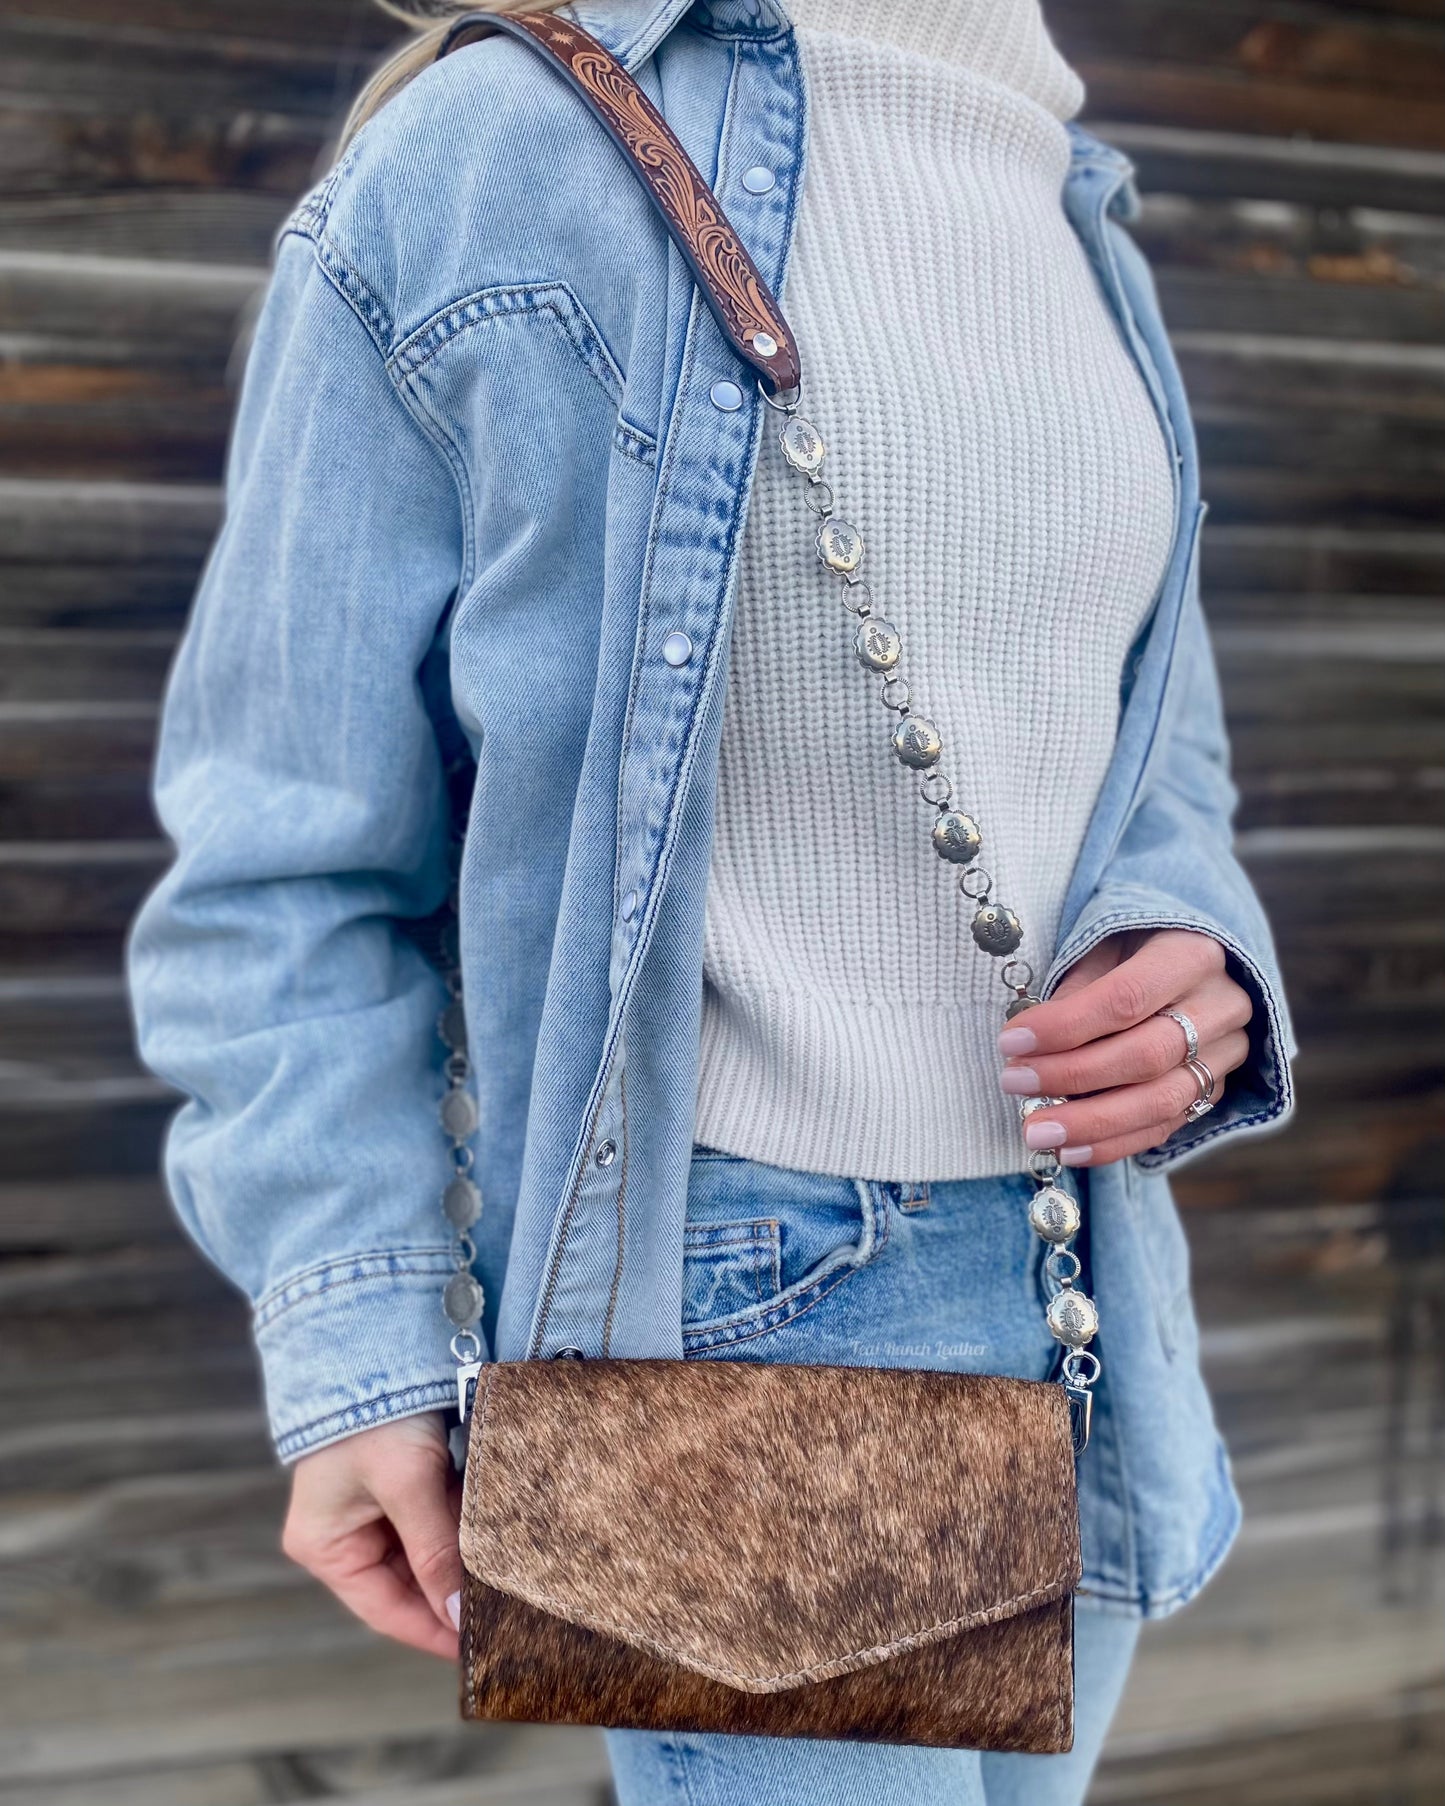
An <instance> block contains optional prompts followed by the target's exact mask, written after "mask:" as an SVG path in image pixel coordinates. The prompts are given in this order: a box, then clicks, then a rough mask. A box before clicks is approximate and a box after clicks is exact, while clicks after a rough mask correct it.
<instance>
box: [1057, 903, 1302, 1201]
mask: <svg viewBox="0 0 1445 1806" xmlns="http://www.w3.org/2000/svg"><path fill="white" fill-rule="evenodd" d="M1163 928H1187V929H1191V930H1193V931H1194V932H1196V933H1199V934H1207V935H1209V936H1210V937H1211V938H1212V939H1214V940H1216V941H1218V942H1219V944H1220V946H1222V947H1223V948H1224V951H1225V955H1226V957H1227V963H1228V969H1229V975H1230V977H1231V978H1233V979H1234V981H1235V983H1236V984H1240V985H1243V987H1244V989H1245V990H1246V991H1248V992H1249V995H1250V999H1251V1001H1252V1002H1253V1004H1254V1017H1253V1020H1252V1021H1251V1023H1250V1026H1249V1054H1248V1057H1247V1058H1246V1060H1245V1063H1244V1065H1243V1066H1241V1067H1239V1068H1238V1069H1237V1070H1236V1071H1234V1072H1232V1073H1230V1075H1229V1077H1228V1080H1227V1081H1226V1083H1225V1088H1224V1093H1223V1095H1222V1096H1221V1098H1220V1100H1219V1102H1218V1103H1217V1104H1216V1105H1215V1107H1214V1109H1213V1110H1211V1111H1210V1112H1209V1114H1208V1115H1207V1116H1203V1117H1201V1118H1200V1119H1199V1120H1198V1121H1197V1122H1190V1123H1185V1124H1184V1125H1183V1127H1181V1128H1179V1129H1176V1130H1175V1132H1174V1133H1173V1134H1172V1135H1171V1136H1170V1137H1169V1139H1168V1140H1167V1141H1166V1142H1165V1143H1164V1144H1163V1145H1162V1146H1161V1147H1157V1148H1150V1149H1149V1150H1148V1151H1147V1152H1145V1153H1143V1154H1139V1155H1137V1156H1136V1159H1137V1160H1138V1163H1139V1165H1140V1166H1141V1167H1144V1168H1146V1169H1149V1170H1159V1169H1162V1168H1167V1167H1171V1166H1177V1165H1179V1164H1180V1163H1181V1162H1182V1161H1184V1160H1185V1159H1192V1158H1193V1157H1194V1156H1196V1155H1198V1154H1199V1153H1201V1152H1202V1151H1203V1150H1204V1149H1205V1148H1207V1147H1208V1146H1209V1145H1210V1143H1211V1142H1215V1141H1218V1140H1219V1139H1220V1138H1221V1137H1222V1136H1225V1135H1231V1134H1237V1133H1250V1132H1254V1133H1259V1132H1260V1131H1262V1130H1272V1129H1275V1128H1278V1127H1280V1126H1281V1125H1282V1124H1283V1122H1284V1120H1285V1119H1286V1117H1288V1116H1289V1114H1290V1113H1291V1111H1292V1110H1293V1109H1294V1082H1293V1079H1292V1078H1291V1075H1290V1061H1291V1060H1292V1059H1293V1058H1294V1054H1295V1046H1294V1040H1293V1034H1292V1030H1291V1027H1290V1021H1289V1015H1288V1011H1287V1010H1286V1007H1285V1003H1284V993H1283V987H1282V985H1281V983H1280V978H1279V974H1278V972H1277V971H1276V970H1275V967H1274V963H1273V959H1272V957H1271V956H1270V954H1269V953H1268V952H1265V953H1263V954H1261V953H1260V952H1258V951H1257V950H1255V951H1252V950H1251V949H1250V948H1249V947H1247V946H1246V945H1245V944H1244V943H1243V941H1241V940H1240V939H1239V937H1238V936H1237V935H1235V934H1233V933H1231V932H1230V930H1229V929H1227V928H1226V927H1225V926H1224V925H1223V924H1222V923H1220V922H1218V921H1214V920H1212V919H1211V918H1210V917H1209V916H1207V915H1204V914H1201V913H1199V912H1196V911H1193V910H1190V909H1187V908H1183V907H1181V906H1180V905H1179V904H1177V903H1171V902H1170V900H1169V899H1168V898H1166V897H1164V896H1162V895H1154V894H1151V893H1149V892H1147V891H1143V890H1133V889H1130V890H1128V891H1125V890H1114V889H1106V890H1104V891H1101V892H1100V893H1099V894H1098V895H1097V896H1096V897H1095V898H1094V899H1093V901H1092V902H1091V903H1090V904H1089V906H1088V908H1086V909H1085V911H1084V913H1083V916H1082V917H1081V918H1080V920H1079V922H1078V924H1077V925H1076V927H1075V929H1074V931H1073V933H1072V934H1071V935H1070V936H1069V938H1068V940H1067V941H1065V943H1064V944H1063V946H1062V947H1061V948H1060V950H1059V952H1058V954H1057V955H1056V957H1055V960H1054V963H1053V966H1052V968H1051V969H1050V972H1049V976H1048V981H1047V983H1046V984H1045V986H1044V991H1043V995H1044V996H1046V997H1048V996H1051V995H1052V994H1053V992H1054V990H1055V988H1056V987H1057V985H1058V984H1059V982H1060V980H1061V979H1062V978H1063V977H1064V975H1065V974H1066V973H1067V972H1068V971H1069V970H1070V968H1071V967H1073V966H1075V965H1077V964H1078V962H1079V961H1080V960H1081V959H1082V958H1083V957H1084V955H1085V954H1086V953H1089V952H1091V951H1092V950H1093V949H1094V948H1095V947H1097V946H1098V945H1099V943H1100V942H1101V941H1105V940H1108V939H1109V937H1110V936H1111V935H1115V934H1127V933H1130V932H1134V931H1137V930H1140V929H1163Z"/></svg>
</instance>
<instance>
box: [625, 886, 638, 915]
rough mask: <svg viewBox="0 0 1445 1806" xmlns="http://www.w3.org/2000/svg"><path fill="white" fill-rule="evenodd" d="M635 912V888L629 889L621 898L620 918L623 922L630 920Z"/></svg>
mask: <svg viewBox="0 0 1445 1806" xmlns="http://www.w3.org/2000/svg"><path fill="white" fill-rule="evenodd" d="M636 914H637V892H636V891H635V890H630V891H628V893H627V895H626V896H625V897H624V898H623V899H622V919H623V921H624V922H630V921H631V920H632V918H633V917H634V916H635V915H636Z"/></svg>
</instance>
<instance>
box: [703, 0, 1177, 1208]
mask: <svg viewBox="0 0 1445 1806" xmlns="http://www.w3.org/2000/svg"><path fill="white" fill-rule="evenodd" d="M789 11H790V12H791V14H792V16H793V18H794V21H795V23H796V24H797V26H798V28H799V30H798V35H799V40H800V43H801V46H802V56H803V65H804V73H805V76H806V80H807V84H808V92H809V101H810V108H811V127H810V139H809V158H808V167H807V178H806V183H805V189H804V197H803V205H802V208H801V211H800V214H799V223H798V232H797V241H796V245H795V249H794V254H793V262H792V267H791V272H790V275H789V278H788V284H787V289H786V294H785V297H784V299H785V303H786V306H787V311H788V315H789V318H790V319H791V321H792V324H793V327H794V330H795V332H796V333H797V336H798V340H799V348H800V351H801V354H802V360H803V371H804V382H805V385H806V387H805V396H804V407H803V411H804V413H805V414H806V415H807V416H808V418H810V419H811V420H813V421H814V422H815V424H816V425H817V426H818V427H819V428H820V430H821V431H822V433H823V435H824V437H825V439H826V440H827V443H828V462H827V469H826V473H825V474H826V475H827V476H829V477H830V478H831V479H832V481H833V482H834V483H835V485H836V487H837V494H838V512H839V514H840V516H841V517H842V518H844V519H847V520H851V521H853V522H854V523H855V524H856V525H857V526H858V527H859V528H861V530H862V532H863V534H864V536H865V538H866V540H867V544H868V554H867V560H866V570H865V574H866V575H867V576H868V577H869V578H870V579H871V581H872V582H873V584H874V587H875V590H876V596H877V602H878V605H879V608H880V611H881V612H882V613H884V614H885V615H886V616H887V617H888V618H889V619H891V620H892V621H894V622H895V623H896V624H897V625H898V626H899V628H900V629H901V630H902V633H903V638H904V647H905V653H904V666H903V668H904V670H905V673H906V675H907V677H908V679H909V681H910V683H911V685H912V690H913V697H914V703H915V707H917V708H918V709H919V711H920V712H922V713H924V714H927V715H929V716H931V717H932V719H933V720H935V721H936V722H937V723H938V725H939V727H940V729H941V731H942V734H943V738H944V746H945V759H944V764H943V767H942V769H944V770H946V771H947V773H948V774H949V775H950V776H951V777H952V778H953V780H954V784H955V803H956V806H958V807H961V808H963V809H965V810H967V811H968V812H969V813H970V814H972V815H973V816H974V817H975V818H976V819H977V820H978V822H979V823H980V825H981V827H982V829H983V832H984V852H983V856H982V859H981V861H980V863H981V864H982V865H984V866H986V868H987V869H988V870H989V871H990V872H992V873H993V874H994V876H995V879H996V895H997V896H998V898H999V900H1001V901H1003V902H1005V903H1007V904H1008V905H1009V906H1010V907H1012V908H1013V909H1014V910H1015V911H1016V912H1017V913H1018V915H1019V917H1020V918H1021V920H1022V922H1023V925H1024V929H1025V936H1026V938H1025V942H1024V946H1023V948H1022V950H1021V957H1025V958H1027V959H1029V960H1030V961H1031V962H1032V963H1033V965H1034V967H1035V968H1036V969H1037V971H1038V972H1039V974H1040V976H1041V977H1042V974H1043V971H1044V969H1045V968H1046V967H1047V965H1048V964H1049V961H1050V959H1051V957H1052V954H1053V951H1054V945H1055V940H1056V936H1057V932H1058V927H1059V914H1060V909H1061V907H1062V903H1063V898H1064V893H1065V890H1066V888H1067V885H1068V881H1069V876H1070V873H1071V871H1072V869H1073V866H1074V863H1075V860H1076V858H1077V855H1078V852H1079V848H1080V845H1081V843H1082V840H1083V837H1084V833H1085V830H1086V828H1087V825H1088V821H1089V816H1090V813H1091V811H1092V809H1093V807H1094V802H1095V798H1096V797H1097V794H1098V791H1099V787H1100V784H1101V782H1102V780H1103V777H1104V774H1105V771H1106V769H1107V767H1108V763H1109V759H1110V755H1111V753H1112V750H1113V746H1114V740H1115V735H1116V731H1117V725H1118V707H1119V684H1120V676H1121V670H1122V666H1123V661H1124V658H1125V656H1126V654H1127V652H1128V649H1129V646H1130V644H1131V642H1132V641H1133V639H1134V638H1135V636H1136V634H1137V632H1138V630H1139V628H1140V626H1141V625H1142V623H1143V621H1144V619H1145V618H1146V616H1147V614H1148V611H1149V608H1150V606H1151V604H1152V602H1153V600H1154V597H1155V595H1156V592H1157V590H1158V586H1159V583H1160V580H1161V577H1162V575H1163V571H1164V567H1165V564H1166V561H1167V558H1168V554H1169V549H1170V545H1171V541H1172V536H1173V522H1174V474H1175V473H1174V471H1173V469H1172V468H1171V465H1170V460H1169V456H1168V453H1167V451H1166V448H1165V444H1164V440H1163V436H1162V434H1161V432H1160V428H1159V424H1158V420H1157V418H1156V416H1155V413H1154V410H1153V406H1152V404H1151V402H1150V400H1149V397H1148V393H1147V391H1146V389H1145V387H1144V384H1143V381H1142V379H1141V377H1140V375H1139V373H1138V371H1137V370H1136V368H1135V366H1134V364H1133V362H1132V361H1131V358H1130V356H1129V354H1128V352H1127V350H1126V349H1125V347H1124V344H1123V342H1122V340H1121V338H1120V335H1119V331H1118V328H1117V326H1116V324H1115V322H1114V320H1113V318H1112V316H1111V314H1110V313H1109V311H1108V309H1107V307H1106V305H1105V303H1104V301H1103V299H1102V297H1101V295H1100V293H1099V291H1098V288H1097V286H1096V282H1095V279H1094V277H1093V275H1092V273H1091V271H1090V268H1089V264H1088V261H1087V259H1086V257H1085V255H1084V252H1083V250H1082V248H1081V246H1080V245H1079V242H1078V240H1077V239H1076V237H1075V236H1074V234H1073V232H1072V231H1071V229H1070V227H1069V225H1068V223H1067V220H1066V219H1065V216H1064V213H1063V210H1062V205H1061V192H1062V186H1063V181H1064V177H1065V174H1066V171H1067V167H1068V161H1069V147H1068V137H1067V133H1066V131H1065V126H1064V121H1066V120H1067V119H1069V118H1070V117H1072V115H1073V114H1074V113H1075V112H1076V111H1077V109H1078V107H1079V105H1080V104H1081V100H1082V92H1081V88H1080V84H1079V81H1078V79H1077V77H1076V76H1075V75H1074V74H1073V72H1072V71H1071V70H1070V68H1069V67H1068V65H1067V64H1066V63H1065V62H1064V61H1063V59H1062V58H1061V57H1060V55H1059V54H1058V52H1057V50H1056V49H1055V48H1054V46H1053V44H1052V43H1051V42H1050V40H1049V37H1048V34H1047V31H1046V29H1045V26H1044V23H1043V19H1042V17H1041V14H1040V11H1039V6H1038V0H790V5H789ZM811 524H813V523H812V521H811V516H809V515H808V514H807V512H806V510H805V509H804V506H803V497H802V485H801V482H800V479H798V478H797V477H795V476H794V475H792V473H790V472H789V471H788V470H787V469H786V467H785V466H784V465H783V462H782V459H781V456H780V455H779V453H778V451H777V447H776V444H775V442H774V440H773V436H772V435H771V434H770V435H769V438H768V441H767V442H766V443H765V445H764V450H763V456H762V459H761V462H760V465H759V469H758V475H757V482H756V488H755V492H754V497H753V501H752V505H751V509H750V513H749V517H748V522H747V529H746V533H745V536H744V541H743V546H742V551H741V568H740V573H739V583H738V594H737V612H736V620H735V625H734V631H733V642H732V650H731V667H730V673H729V688H728V698H727V705H726V714H725V719H724V728H723V744H722V757H721V771H720V789H719V796H718V807H717V828H716V841H715V849H714V856H713V868H712V875H711V880H710V885H709V892H708V905H707V925H706V936H705V947H704V997H703V1030H702V1060H701V1077H700V1086H699V1099H698V1124H697V1138H698V1140H699V1141H700V1142H702V1143H704V1144H707V1145H710V1146H712V1147H716V1148H721V1149H723V1150H725V1151H727V1152H730V1153H735V1154H741V1155H745V1156H747V1157H749V1158H751V1159H755V1160H763V1161H767V1162H770V1163H772V1164H774V1165H778V1166H785V1167H792V1168H797V1169H803V1170H807V1171H815V1172H825V1173H834V1174H844V1175H848V1176H852V1177H855V1178H876V1179H907V1180H917V1179H962V1178H981V1177H985V1176H988V1175H991V1174H998V1173H1004V1172H1011V1171H1017V1170H1019V1168H1020V1166H1021V1164H1022V1144H1021V1141H1020V1136H1019V1125H1018V1112H1017V1106H1016V1103H1014V1102H1013V1101H1010V1100H1008V1099H1005V1098H1004V1097H1003V1095H1002V1094H1001V1092H1000V1090H999V1083H998V1075H999V1069H1000V1066H1001V1063H1002V1062H1001V1060H1000V1057H999V1055H998V1053H997V1050H996V1037H997V1034H998V1031H999V1028H1000V1026H1001V1022H1002V1014H1003V1006H1004V1005H1005V1004H1006V1002H1007V995H1006V993H1005V991H1004V989H1003V986H1002V983H1001V982H1000V977H999V963H998V962H997V961H996V960H993V959H990V958H989V957H988V956H987V955H985V954H983V953H981V952H980V951H979V950H978V949H977V947H976V946H975V944H974V942H973V939H972V936H971V934H970V932H969V923H970V919H971V915H972V908H973V906H972V905H970V904H968V903H966V902H965V901H964V899H963V898H961V897H960V896H959V894H958V890H957V887H956V878H957V869H956V868H954V867H949V866H946V865H945V864H944V863H943V861H941V860H940V859H939V858H938V856H937V855H936V854H935V853H934V852H933V850H932V848H931V846H930V844H929V838H928V828H929V823H930V821H931V819H932V816H931V811H930V810H929V809H928V807H927V805H926V804H925V803H923V802H922V801H921V800H920V798H919V796H918V780H917V778H916V777H912V776H910V775H909V774H907V773H905V772H904V771H903V770H902V768H901V767H900V766H899V765H898V764H897V762H896V760H895V759H894V758H893V756H892V753H891V751H890V749H889V745H888V734H889V730H890V725H891V723H892V721H893V720H894V717H892V716H890V715H889V714H887V713H886V711H885V710H884V708H883V706H882V704H881V703H880V701H879V699H878V696H877V679H876V678H869V677H868V676H867V675H866V674H865V673H864V672H863V670H862V668H861V667H860V666H859V665H858V664H857V663H856V661H855V659H854V658H853V655H852V650H851V641H852V633H851V623H850V622H849V620H848V617H847V616H846V615H845V614H844V613H843V611H842V609H841V608H840V606H839V603H838V589H837V585H836V581H835V580H834V579H831V578H829V577H827V576H826V574H824V573H823V572H822V571H821V569H820V567H819V565H818V562H817V558H816V554H815V551H814V546H813V533H812V532H811V531H810V525H811Z"/></svg>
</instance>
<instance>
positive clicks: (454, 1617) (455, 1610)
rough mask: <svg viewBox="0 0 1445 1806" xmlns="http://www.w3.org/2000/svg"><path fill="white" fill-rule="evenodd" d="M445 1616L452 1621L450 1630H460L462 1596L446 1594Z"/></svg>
mask: <svg viewBox="0 0 1445 1806" xmlns="http://www.w3.org/2000/svg"><path fill="white" fill-rule="evenodd" d="M447 1616H448V1617H449V1618H450V1619H451V1621H452V1629H453V1630H460V1629H461V1628H462V1596H461V1594H460V1593H448V1594H447Z"/></svg>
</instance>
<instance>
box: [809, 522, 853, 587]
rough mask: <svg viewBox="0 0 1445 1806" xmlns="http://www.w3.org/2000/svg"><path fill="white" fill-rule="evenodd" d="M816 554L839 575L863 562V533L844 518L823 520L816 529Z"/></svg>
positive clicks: (848, 573) (847, 572) (841, 575)
mask: <svg viewBox="0 0 1445 1806" xmlns="http://www.w3.org/2000/svg"><path fill="white" fill-rule="evenodd" d="M818 556H819V558H821V559H822V561H823V563H824V564H825V565H826V566H827V567H828V569H829V570H830V571H833V572H834V573H835V574H836V575H838V576H839V577H846V576H849V575H850V574H851V573H852V572H853V571H856V570H857V568H858V566H859V565H860V564H862V562H863V535H862V534H861V533H860V532H859V531H858V529H857V528H856V527H855V526H853V525H851V524H850V523H849V522H848V521H845V520H825V521H824V522H823V524H822V526H821V527H819V529H818Z"/></svg>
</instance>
